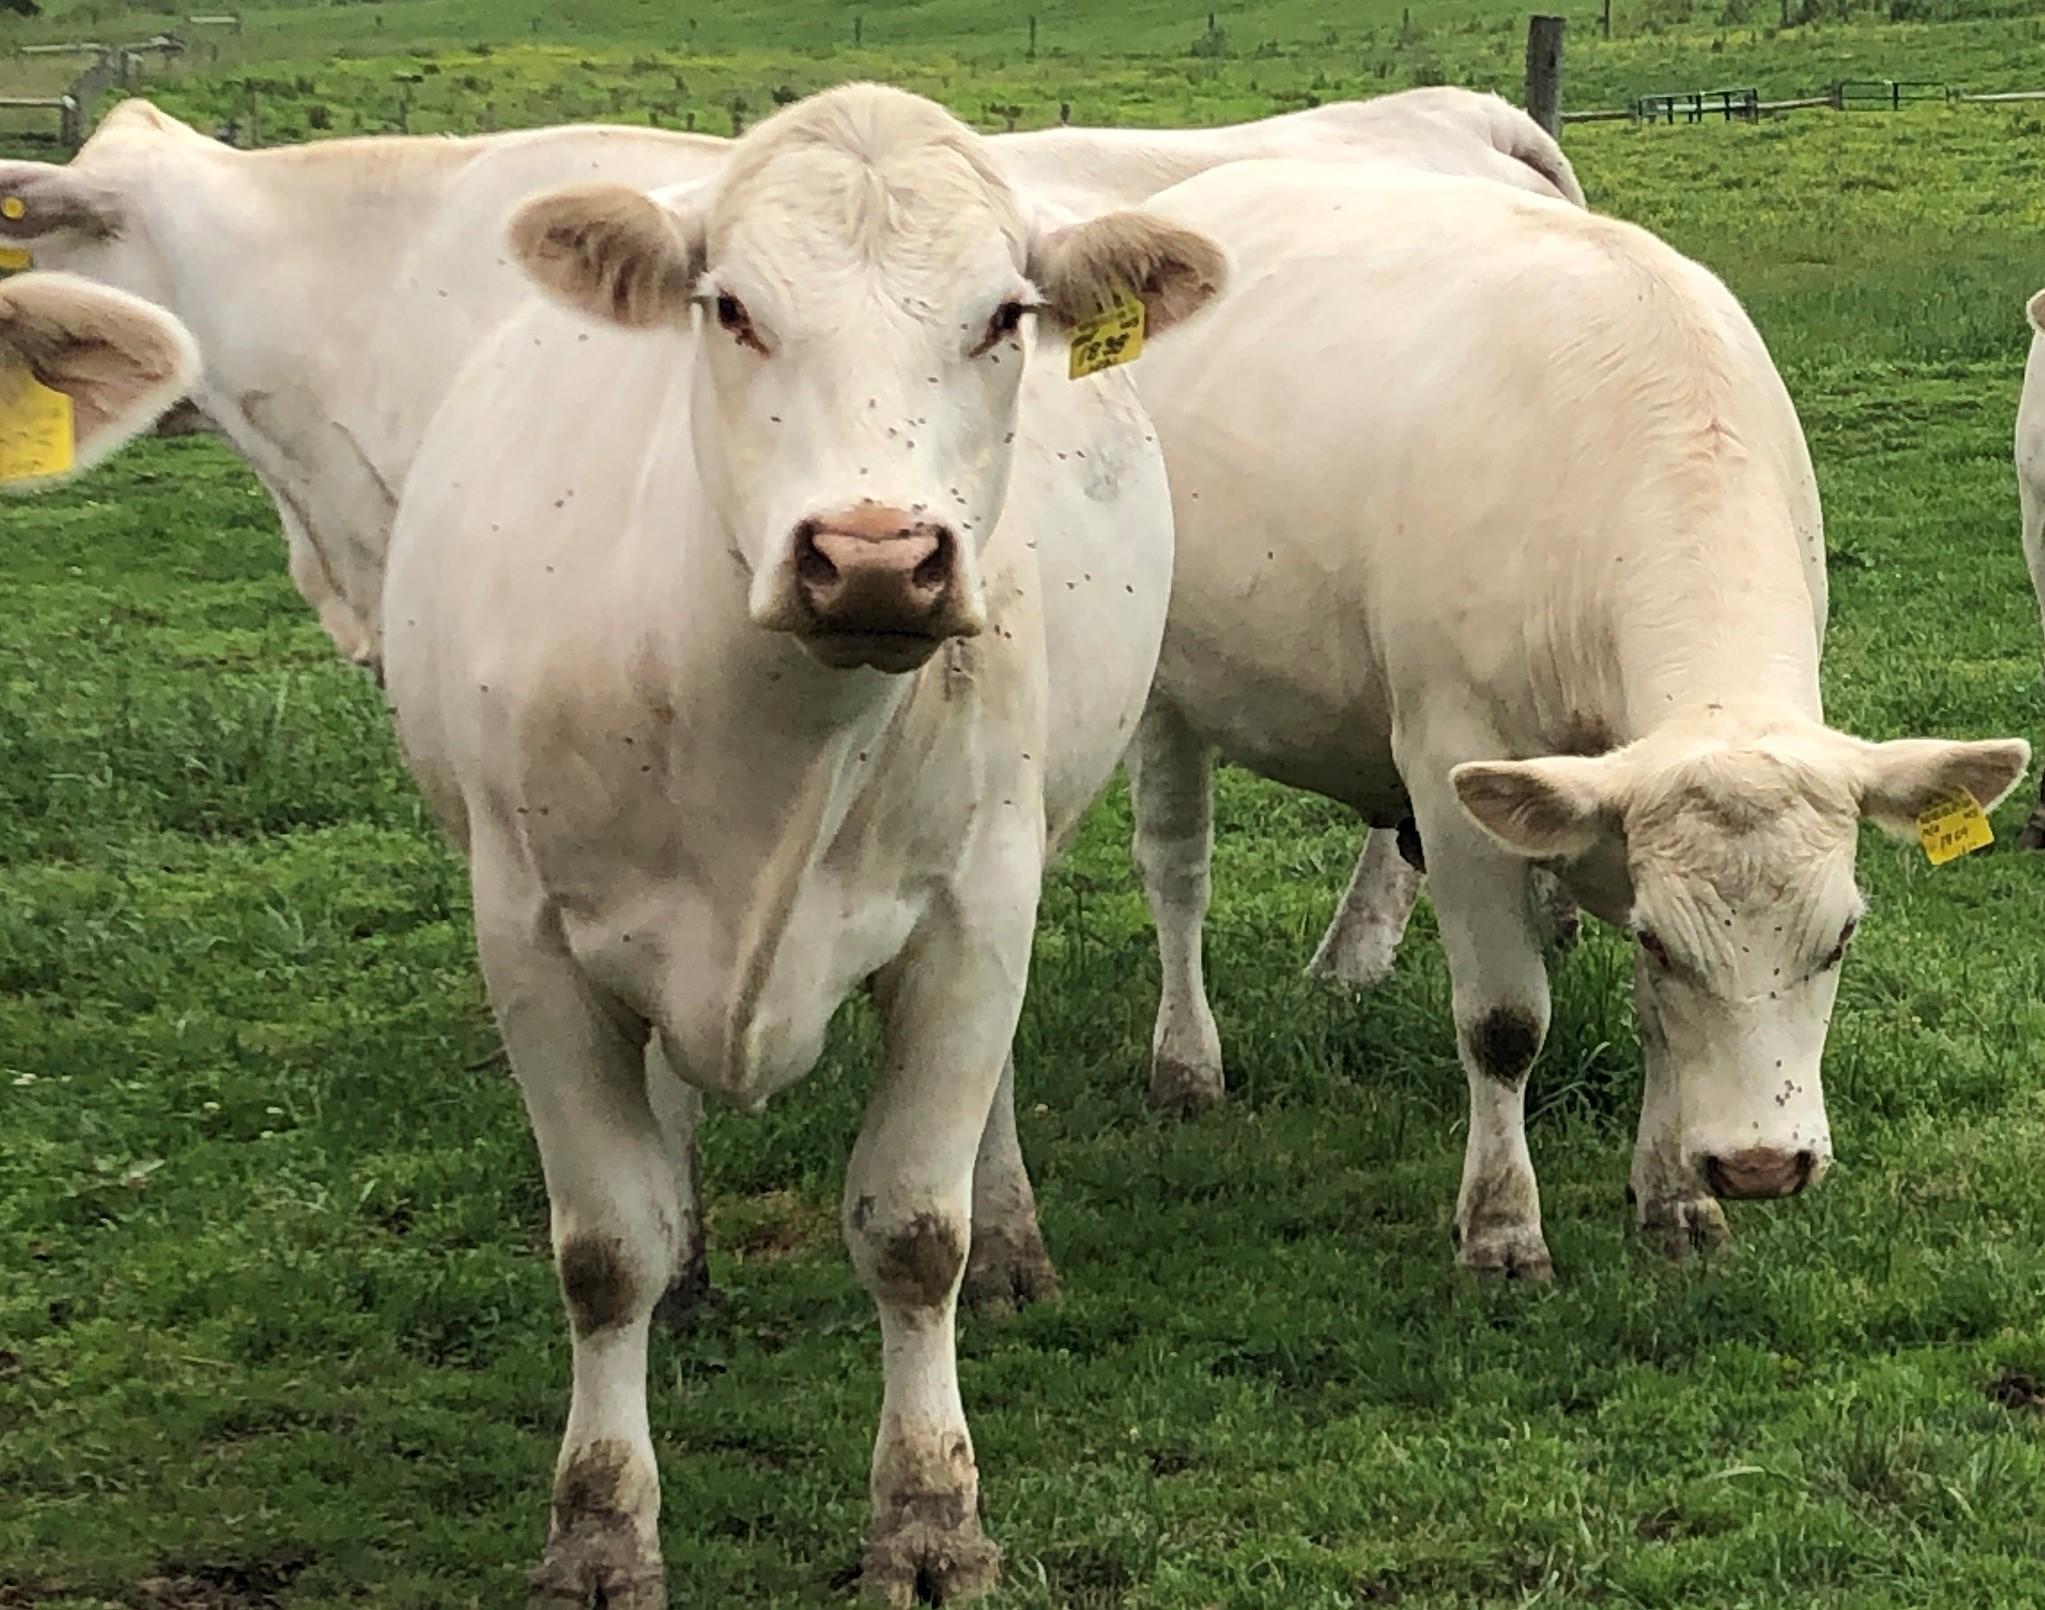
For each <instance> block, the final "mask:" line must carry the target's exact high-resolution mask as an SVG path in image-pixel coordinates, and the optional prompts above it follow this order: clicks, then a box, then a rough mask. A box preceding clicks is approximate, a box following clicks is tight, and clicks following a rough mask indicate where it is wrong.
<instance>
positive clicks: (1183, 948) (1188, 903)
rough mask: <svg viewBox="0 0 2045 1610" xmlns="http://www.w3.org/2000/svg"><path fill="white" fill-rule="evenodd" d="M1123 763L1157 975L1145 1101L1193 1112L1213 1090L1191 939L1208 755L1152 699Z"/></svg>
mask: <svg viewBox="0 0 2045 1610" xmlns="http://www.w3.org/2000/svg"><path fill="white" fill-rule="evenodd" d="M1124 764H1125V766H1126V769H1127V770H1128V773H1129V791H1130V799H1131V805H1132V808H1133V810H1134V812H1135V816H1136V841H1135V844H1134V845H1133V846H1132V849H1133V852H1134V855H1135V858H1136V868H1137V871H1138V872H1139V873H1141V874H1142V877H1143V896H1144V899H1145V900H1146V901H1147V902H1148V903H1149V905H1150V920H1151V923H1152V925H1153V926H1154V927H1155V928H1156V929H1157V954H1158V962H1159V964H1160V967H1161V970H1162V973H1163V988H1162V991H1161V993H1160V994H1159V997H1158V1003H1157V1028H1156V1030H1155V1031H1154V1032H1153V1033H1152V1035H1151V1041H1150V1100H1151V1104H1152V1105H1153V1106H1155V1107H1158V1108H1161V1109H1162V1110H1163V1111H1166V1112H1176V1113H1195V1112H1200V1111H1202V1110H1204V1109H1205V1108H1208V1107H1212V1106H1213V1105H1214V1104H1215V1103H1216V1102H1218V1101H1220V1100H1221V1097H1222V1076H1221V1033H1220V1031H1219V1030H1218V1029H1216V1028H1215V1026H1214V1013H1213V1011H1212V1009H1211V1008H1210V1007H1209V1006H1208V1004H1207V982H1206V978H1205V976H1204V974H1203V971H1202V963H1201V943H1200V938H1201V935H1200V931H1201V926H1202V924H1204V923H1205V922H1206V920H1207V899H1208V892H1209V889H1210V887H1211V873H1210V870H1209V862H1210V860H1211V859H1212V856H1213V851H1214V801H1213V792H1214V789H1213V778H1212V777H1211V775H1210V772H1211V769H1212V764H1213V755H1212V752H1211V751H1210V750H1209V749H1208V747H1207V745H1205V744H1204V743H1202V742H1201V741H1200V739H1199V738H1198V737H1197V736H1196V735H1195V734H1194V732H1193V730H1192V728H1191V727H1189V726H1188V725H1187V724H1186V722H1185V719H1184V718H1183V717H1182V716H1180V715H1179V713H1178V712H1177V711H1176V710H1174V709H1172V708H1171V707H1170V706H1169V705H1166V704H1163V703H1161V702H1159V701H1158V700H1155V699H1153V700H1152V701H1151V704H1150V707H1149V708H1148V709H1147V710H1145V711H1144V713H1143V720H1142V721H1141V722H1140V723H1139V724H1138V725H1137V729H1136V739H1135V741H1134V742H1133V743H1131V744H1130V746H1129V754H1128V757H1127V759H1126V761H1125V762H1124Z"/></svg>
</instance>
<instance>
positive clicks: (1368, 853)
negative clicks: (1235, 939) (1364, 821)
mask: <svg viewBox="0 0 2045 1610" xmlns="http://www.w3.org/2000/svg"><path fill="white" fill-rule="evenodd" d="M1419 898H1420V873H1419V870H1418V869H1417V868H1415V867H1412V866H1410V865H1408V864H1407V861H1406V858H1405V857H1404V856H1403V855H1401V854H1400V853H1399V840H1398V836H1397V835H1396V834H1394V833H1392V832H1391V831H1389V830H1388V829H1385V828H1372V829H1371V830H1370V837H1369V838H1368V839H1366V840H1365V841H1364V845H1363V853H1362V854H1361V855H1360V856H1358V857H1357V858H1356V870H1355V871H1354V872H1352V873H1351V874H1350V876H1349V887H1348V888H1346V889H1344V890H1343V891H1342V904H1341V905H1340V906H1339V907H1337V908H1336V912H1335V920H1334V921H1333V922H1331V923H1329V924H1328V931H1327V932H1326V933H1325V934H1323V935H1322V936H1321V943H1320V948H1319V949H1317V950H1316V951H1315V952H1314V959H1313V960H1312V961H1310V962H1308V963H1307V972H1308V973H1309V974H1311V975H1313V976H1314V977H1316V978H1332V979H1334V980H1335V981H1336V982H1337V983H1342V984H1347V985H1349V986H1351V987H1352V988H1354V989H1367V988H1369V987H1370V986H1371V985H1373V984H1377V983H1381V982H1383V980H1384V979H1385V978H1386V977H1387V976H1388V975H1389V974H1390V973H1391V971H1392V963H1393V962H1394V961H1396V960H1397V959H1398V955H1399V941H1400V940H1401V939H1403V938H1404V937H1405V935H1406V923H1407V920H1408V919H1409V918H1410V917H1411V916H1412V915H1413V904H1414V902H1415V901H1416V900H1418V899H1419Z"/></svg>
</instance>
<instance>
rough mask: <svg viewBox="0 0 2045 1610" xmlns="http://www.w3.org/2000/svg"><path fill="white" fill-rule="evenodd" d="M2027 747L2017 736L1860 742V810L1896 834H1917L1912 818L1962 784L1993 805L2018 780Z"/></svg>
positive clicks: (1985, 804) (2026, 759)
mask: <svg viewBox="0 0 2045 1610" xmlns="http://www.w3.org/2000/svg"><path fill="white" fill-rule="evenodd" d="M2030 763H2031V746H2030V745H2029V744H2028V743H2026V742H2025V741H2024V740H2023V739H2022V738H1984V739H1981V740H1978V741H1976V742H1972V743H1959V742H1952V741H1949V740H1946V739H1943V738H1896V739H1892V740H1891V741H1890V742H1888V743H1871V744H1864V745H1862V746H1861V752H1860V766H1859V771H1860V778H1859V784H1860V788H1859V792H1860V810H1861V814H1862V815H1863V816H1865V817H1866V818H1867V819H1868V820H1869V821H1871V822H1873V823H1874V824H1875V825H1876V826H1877V827H1879V828H1881V829H1882V830H1883V831H1884V832H1887V833H1890V834H1893V835H1894V836H1895V837H1897V838H1900V839H1914V838H1916V837H1917V818H1918V817H1919V816H1921V815H1923V814H1924V812H1926V811H1928V810H1930V809H1931V808H1932V806H1934V805H1936V804H1938V803H1939V802H1940V801H1941V800H1945V799H1950V798H1952V797H1953V796H1954V795H1955V794H1956V793H1957V792H1958V791H1959V790H1961V789H1963V788H1964V789H1965V790H1966V791H1967V792H1968V793H1969V794H1972V795H1973V796H1974V799H1975V802H1976V803H1977V804H1979V805H1980V807H1981V808H1982V809H1983V810H1984V811H1986V810H1993V809H1994V808H1995V806H1996V805H1997V804H1999V803H2000V802H2001V801H2002V799H2003V797H2004V796H2005V795H2006V794H2008V793H2009V791H2010V790H2011V789H2012V788H2015V787H2016V786H2017V784H2018V783H2019V782H2021V781H2022V780H2023V776H2024V768H2025V767H2027V766H2028V765H2030Z"/></svg>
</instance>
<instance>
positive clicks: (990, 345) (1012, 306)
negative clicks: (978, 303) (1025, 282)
mask: <svg viewBox="0 0 2045 1610" xmlns="http://www.w3.org/2000/svg"><path fill="white" fill-rule="evenodd" d="M1029 310H1030V309H1029V304H1028V303H1026V302H1022V301H1018V300H1016V299H1015V298H1013V297H1011V298H1010V299H1009V300H1008V301H1006V302H1003V303H1002V304H1001V306H999V307H998V308H996V309H995V310H994V317H992V318H991V319H989V320H988V321H987V333H986V334H985V335H983V336H981V337H980V344H979V345H978V346H977V347H975V348H973V356H974V357H976V358H977V357H979V356H980V354H981V353H983V352H991V351H993V350H994V348H995V347H997V346H999V345H1000V344H1001V343H1002V342H1003V341H1006V340H1008V339H1009V338H1010V337H1011V336H1013V335H1014V334H1015V333H1016V331H1018V330H1020V329H1021V328H1022V321H1023V315H1024V314H1025V313H1027V312H1029Z"/></svg>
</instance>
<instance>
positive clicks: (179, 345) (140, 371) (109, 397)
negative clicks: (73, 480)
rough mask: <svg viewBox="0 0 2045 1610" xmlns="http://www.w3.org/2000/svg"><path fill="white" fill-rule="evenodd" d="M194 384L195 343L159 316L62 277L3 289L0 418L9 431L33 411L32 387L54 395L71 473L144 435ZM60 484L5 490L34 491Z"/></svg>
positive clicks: (14, 282)
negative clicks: (60, 407) (63, 413)
mask: <svg viewBox="0 0 2045 1610" xmlns="http://www.w3.org/2000/svg"><path fill="white" fill-rule="evenodd" d="M198 376H199V355H198V350H197V348H196V347H195V346H194V345H193V343H192V338H191V336H190V335H189V334H188V333H187V332H186V330H185V327H184V326H183V325H181V324H179V323H178V321H177V320H176V319H174V318H172V317H171V316H170V315H169V314H168V313H166V312H164V311H163V310H162V309H161V308H158V307H152V306H151V305H150V304H149V303H147V302H144V301H141V300H140V299H139V298H136V297H132V296H129V295H127V294H126V293H125V292H122V291H112V290H108V289H107V288H106V287H104V286H100V285H92V284H89V283H87V282H86V281H84V280H80V279H75V278H73V277H72V276H71V275H68V274H23V275H20V276H18V277H16V278H13V279H7V280H0V414H4V415H5V416H6V420H7V422H10V423H11V422H12V421H14V420H15V419H17V418H20V417H23V412H22V411H27V410H32V409H36V408H37V403H36V402H35V400H34V397H31V395H30V390H31V388H32V387H33V388H40V390H37V391H36V392H35V397H40V396H41V395H42V393H43V392H45V391H53V392H56V393H58V394H59V396H61V397H62V398H63V399H65V402H66V403H67V404H68V412H69V415H70V420H69V424H68V427H63V428H68V430H69V432H70V436H71V442H70V444H69V449H70V450H69V453H68V454H67V456H68V457H70V458H71V459H72V462H71V464H70V470H72V471H75V470H82V469H85V468H87V467H88V466H89V465H91V464H94V463H96V462H97V461H98V460H100V459H102V458H104V457H106V455H107V454H109V453H111V452H113V450H114V449H115V448H117V447H119V446H120V445H121V444H122V443H123V442H125V441H127V440H128V439H129V438H130V437H132V436H134V435H136V434H137V433H138V432H140V431H143V430H146V429H147V428H148V427H149V426H150V425H151V424H152V423H153V422H154V421H155V420H156V419H157V418H158V417H159V416H160V415H161V414H162V413H163V411H164V410H165V409H167V408H168V407H170V405H171V404H172V403H174V402H176V401H177V400H178V398H179V397H181V396H183V395H184V394H185V392H187V391H188V390H190V389H191V387H192V384H193V382H195V381H196V380H197V379H198ZM48 424H49V421H48V420H47V418H44V419H43V420H42V422H41V425H40V426H39V429H40V428H43V427H46V426H48ZM4 428H5V424H4V423H0V429H4ZM16 445H17V446H18V445H19V443H18V442H17V443H16ZM67 473H68V472H67ZM61 478H62V477H61V475H58V474H49V475H44V474H33V475H26V476H23V477H22V478H20V479H11V480H9V481H8V482H7V483H6V484H7V485H8V487H9V489H10V490H12V489H33V488H35V487H38V486H42V485H45V484H47V483H49V482H50V481H53V480H57V479H61Z"/></svg>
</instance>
